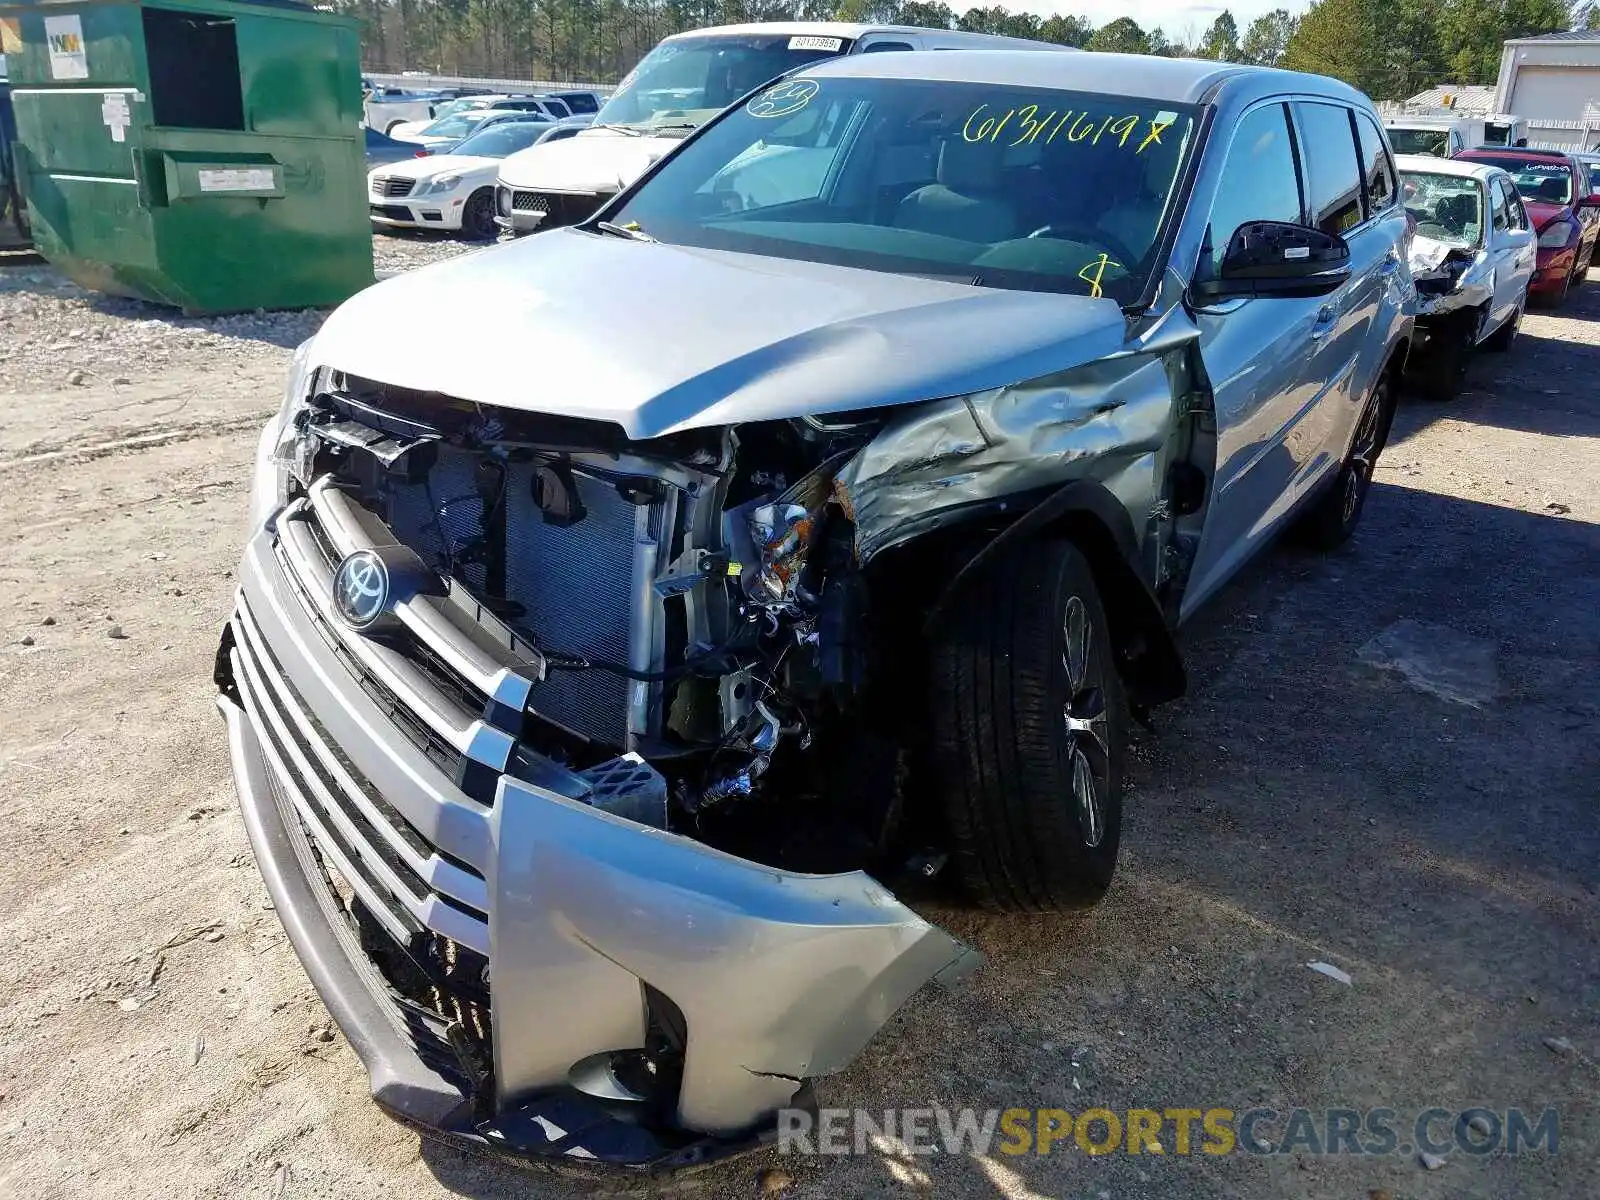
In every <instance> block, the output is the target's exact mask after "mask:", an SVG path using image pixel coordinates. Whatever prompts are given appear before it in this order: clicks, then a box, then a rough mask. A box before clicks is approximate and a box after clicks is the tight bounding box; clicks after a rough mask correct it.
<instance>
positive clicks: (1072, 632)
mask: <svg viewBox="0 0 1600 1200" xmlns="http://www.w3.org/2000/svg"><path fill="white" fill-rule="evenodd" d="M1061 635H1062V642H1061V665H1062V668H1063V670H1064V671H1065V677H1066V681H1067V701H1066V703H1065V704H1064V705H1063V707H1062V718H1063V721H1064V724H1065V729H1066V735H1067V755H1068V758H1069V761H1070V763H1071V767H1072V799H1073V804H1074V806H1075V807H1076V808H1077V815H1078V827H1079V829H1080V830H1081V832H1082V833H1083V841H1084V844H1085V845H1087V846H1090V847H1094V846H1098V845H1099V844H1100V841H1101V839H1102V838H1104V837H1105V834H1106V801H1105V794H1106V788H1107V787H1108V782H1107V776H1106V772H1107V769H1108V766H1109V762H1110V740H1109V736H1108V733H1107V722H1108V717H1107V714H1106V697H1105V691H1104V689H1103V688H1102V687H1101V685H1100V675H1099V672H1100V669H1101V667H1100V664H1099V663H1098V662H1097V661H1096V655H1095V653H1094V629H1093V627H1092V625H1091V623H1090V620H1089V606H1088V605H1086V604H1085V603H1084V602H1083V599H1082V597H1080V596H1070V597H1068V599H1067V604H1066V609H1065V611H1064V612H1063V614H1062V620H1061Z"/></svg>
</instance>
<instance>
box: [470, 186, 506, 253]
mask: <svg viewBox="0 0 1600 1200" xmlns="http://www.w3.org/2000/svg"><path fill="white" fill-rule="evenodd" d="M461 233H462V236H463V237H467V238H470V239H471V240H473V241H475V242H487V241H490V240H491V239H493V238H494V236H495V235H496V234H497V233H499V229H498V228H497V227H496V226H495V223H494V189H493V188H479V189H478V190H477V191H475V192H473V193H472V195H470V196H468V197H467V205H466V207H465V208H463V209H462V210H461Z"/></svg>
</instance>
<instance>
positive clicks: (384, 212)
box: [367, 204, 411, 221]
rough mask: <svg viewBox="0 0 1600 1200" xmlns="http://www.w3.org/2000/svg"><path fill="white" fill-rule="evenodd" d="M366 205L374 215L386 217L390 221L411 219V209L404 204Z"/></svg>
mask: <svg viewBox="0 0 1600 1200" xmlns="http://www.w3.org/2000/svg"><path fill="white" fill-rule="evenodd" d="M367 207H368V208H370V209H371V210H372V215H373V216H375V217H388V218H389V220H391V221H409V220H411V210H410V209H409V208H407V207H406V206H405V205H404V204H370V205H368V206H367Z"/></svg>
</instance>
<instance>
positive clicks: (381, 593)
mask: <svg viewBox="0 0 1600 1200" xmlns="http://www.w3.org/2000/svg"><path fill="white" fill-rule="evenodd" d="M333 607H334V609H335V610H336V611H337V612H338V614H339V616H340V617H341V618H342V619H343V620H344V623H345V624H346V625H349V626H350V627H351V628H352V629H369V628H371V627H372V625H373V624H374V623H375V622H377V620H378V619H379V618H380V617H382V616H383V615H384V613H385V612H387V611H388V608H389V568H388V567H387V566H385V565H384V562H383V559H381V558H379V557H378V555H376V554H374V553H373V552H372V551H371V550H357V551H356V552H355V553H353V554H347V555H345V557H344V560H343V561H342V562H340V564H339V568H338V570H336V571H335V572H334V573H333Z"/></svg>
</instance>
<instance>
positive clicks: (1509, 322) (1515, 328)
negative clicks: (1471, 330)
mask: <svg viewBox="0 0 1600 1200" xmlns="http://www.w3.org/2000/svg"><path fill="white" fill-rule="evenodd" d="M1527 307H1528V301H1527V298H1526V297H1524V298H1523V301H1522V303H1521V304H1519V305H1517V307H1516V309H1515V310H1513V312H1512V313H1511V315H1510V316H1509V317H1507V318H1506V319H1505V320H1504V321H1502V322H1501V323H1500V328H1499V329H1496V330H1495V331H1494V332H1493V333H1491V334H1490V335H1489V336H1488V337H1486V338H1484V339H1483V341H1482V343H1480V344H1481V345H1482V347H1483V348H1484V349H1485V350H1488V351H1489V352H1490V353H1492V354H1504V353H1505V352H1506V351H1507V350H1509V349H1511V347H1512V346H1513V345H1515V344H1516V341H1517V334H1518V333H1519V332H1521V330H1522V314H1523V313H1524V312H1525V311H1526V310H1527Z"/></svg>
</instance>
